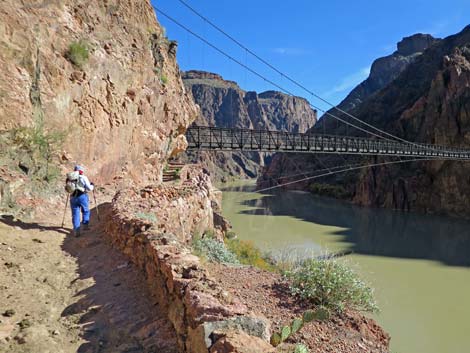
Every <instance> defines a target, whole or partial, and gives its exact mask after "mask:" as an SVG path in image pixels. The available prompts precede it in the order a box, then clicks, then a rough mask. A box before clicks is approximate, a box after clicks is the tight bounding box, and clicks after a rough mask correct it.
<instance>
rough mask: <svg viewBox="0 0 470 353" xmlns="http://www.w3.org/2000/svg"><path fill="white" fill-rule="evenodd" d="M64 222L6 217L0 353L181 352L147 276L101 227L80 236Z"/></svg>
mask: <svg viewBox="0 0 470 353" xmlns="http://www.w3.org/2000/svg"><path fill="white" fill-rule="evenodd" d="M100 207H101V206H100ZM103 210H104V207H101V208H100V211H101V212H102V213H103ZM101 216H102V217H103V216H104V215H103V214H102V215H101ZM61 218H62V214H61V212H60V211H56V212H55V214H53V216H52V217H51V220H50V221H49V222H40V223H23V222H21V221H16V220H13V219H12V218H9V217H3V218H1V217H0V298H1V299H0V352H2V353H6V352H9V353H17V352H22V353H28V352H31V353H49V352H50V353H59V352H79V353H92V352H93V353H95V352H105V353H111V352H112V353H120V352H122V353H124V352H127V353H131V352H132V353H137V352H148V353H151V352H155V353H156V352H159V353H160V352H162V353H165V352H168V353H174V352H177V351H178V350H177V349H176V348H175V344H176V343H175V342H176V338H175V336H174V332H173V330H172V327H171V324H170V323H169V321H168V320H167V319H166V316H165V313H164V312H162V310H161V308H160V307H159V305H158V303H157V302H156V301H155V299H154V298H152V296H151V295H150V293H149V291H148V290H147V287H146V284H145V278H144V277H143V275H142V274H140V273H139V272H138V271H137V269H136V268H135V267H134V266H133V265H132V264H130V263H129V262H128V261H127V260H126V258H125V257H124V256H123V255H122V254H120V253H119V252H118V251H117V250H115V249H113V248H111V246H110V245H109V244H108V243H107V242H106V240H105V239H103V231H102V229H101V227H100V224H99V223H95V225H94V226H93V227H92V229H91V230H89V231H87V232H85V233H84V234H83V235H82V237H80V238H74V237H72V236H71V235H69V232H70V231H69V230H68V229H62V228H60V227H58V226H57V225H60V223H61ZM92 219H93V220H96V215H94V214H93V216H92ZM69 226H70V225H69Z"/></svg>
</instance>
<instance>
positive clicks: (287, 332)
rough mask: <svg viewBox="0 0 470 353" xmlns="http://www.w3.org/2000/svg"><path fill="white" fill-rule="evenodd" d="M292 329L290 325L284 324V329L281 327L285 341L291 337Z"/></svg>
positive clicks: (282, 337) (282, 339)
mask: <svg viewBox="0 0 470 353" xmlns="http://www.w3.org/2000/svg"><path fill="white" fill-rule="evenodd" d="M291 333H292V332H291V329H290V327H289V326H284V327H283V328H282V329H281V341H282V342H284V341H285V340H286V339H288V338H289V336H290V335H291Z"/></svg>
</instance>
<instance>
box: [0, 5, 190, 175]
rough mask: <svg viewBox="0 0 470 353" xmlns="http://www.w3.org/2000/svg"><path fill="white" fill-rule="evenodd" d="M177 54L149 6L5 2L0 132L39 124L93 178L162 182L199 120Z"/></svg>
mask: <svg viewBox="0 0 470 353" xmlns="http://www.w3.org/2000/svg"><path fill="white" fill-rule="evenodd" d="M77 43H81V44H80V45H82V47H86V49H84V50H86V52H87V56H88V57H87V58H86V59H84V60H83V62H78V61H76V60H75V61H74V60H73V59H72V58H71V55H70V48H71V46H72V45H76V44H77ZM82 49H83V48H82ZM175 51H176V43H174V42H172V41H169V40H168V39H167V38H166V37H165V35H164V33H163V31H162V28H161V27H160V25H159V24H158V22H157V20H156V18H155V12H154V10H153V8H152V6H151V4H150V1H148V0H142V1H126V2H122V1H121V2H108V1H101V0H100V1H81V0H64V1H54V0H52V1H27V2H18V1H14V0H5V1H2V2H1V4H0V117H1V119H0V130H8V129H12V128H16V127H20V126H36V125H39V124H44V126H45V128H46V129H48V130H61V131H65V132H66V135H67V138H66V143H65V144H64V149H65V150H66V152H67V156H68V160H69V161H70V162H71V163H72V162H78V163H81V164H84V165H85V166H86V167H87V168H88V170H89V172H90V174H92V176H93V177H94V178H95V179H99V180H101V181H103V182H104V181H109V180H111V179H113V178H114V177H116V176H118V175H121V174H123V173H125V174H126V175H128V176H130V177H131V178H132V179H135V180H137V181H140V180H159V179H161V171H162V168H163V164H164V161H165V160H166V159H167V157H168V156H170V155H171V154H172V152H173V150H174V149H175V148H177V149H178V148H180V146H182V145H184V141H183V140H184V136H183V134H184V131H185V129H186V127H187V126H188V125H189V124H190V123H191V122H192V121H193V120H194V119H195V118H196V115H197V108H196V106H195V105H194V103H193V101H192V98H191V97H190V96H189V95H187V94H186V91H185V88H184V86H183V84H182V81H181V78H180V75H179V68H178V66H177V64H176V59H175Z"/></svg>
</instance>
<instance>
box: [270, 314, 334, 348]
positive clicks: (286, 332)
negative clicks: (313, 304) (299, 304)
mask: <svg viewBox="0 0 470 353" xmlns="http://www.w3.org/2000/svg"><path fill="white" fill-rule="evenodd" d="M329 317H330V312H329V311H328V309H327V308H325V307H322V306H321V307H319V308H318V309H316V310H315V311H313V310H307V311H305V312H304V314H303V315H302V318H296V319H294V320H293V321H292V323H291V325H290V326H287V325H286V326H283V327H282V328H281V332H274V333H273V334H272V335H271V339H270V342H271V345H272V346H273V347H277V346H279V345H280V344H281V343H282V342H284V341H285V340H287V339H288V338H289V337H290V336H292V335H294V334H296V333H297V332H299V331H300V330H301V329H302V327H304V325H305V324H306V323H309V322H311V321H313V320H319V321H323V320H327V319H329ZM294 353H308V349H307V347H306V346H304V345H303V344H298V345H297V346H296V347H295V351H294Z"/></svg>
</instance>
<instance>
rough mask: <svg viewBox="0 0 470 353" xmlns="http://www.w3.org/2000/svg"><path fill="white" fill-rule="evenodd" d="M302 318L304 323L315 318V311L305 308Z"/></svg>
mask: <svg viewBox="0 0 470 353" xmlns="http://www.w3.org/2000/svg"><path fill="white" fill-rule="evenodd" d="M302 319H303V320H304V322H305V323H307V322H311V321H313V320H315V312H314V311H313V310H307V311H306V312H304V315H303V316H302Z"/></svg>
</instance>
